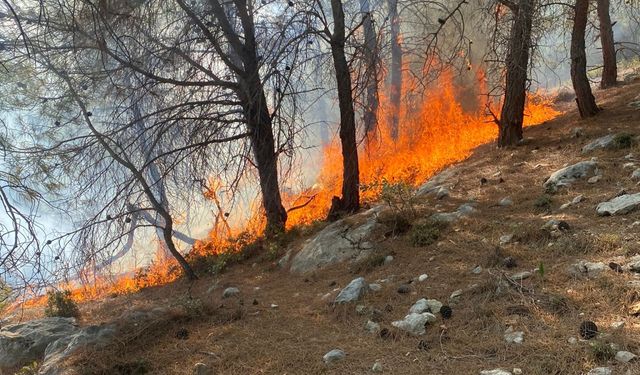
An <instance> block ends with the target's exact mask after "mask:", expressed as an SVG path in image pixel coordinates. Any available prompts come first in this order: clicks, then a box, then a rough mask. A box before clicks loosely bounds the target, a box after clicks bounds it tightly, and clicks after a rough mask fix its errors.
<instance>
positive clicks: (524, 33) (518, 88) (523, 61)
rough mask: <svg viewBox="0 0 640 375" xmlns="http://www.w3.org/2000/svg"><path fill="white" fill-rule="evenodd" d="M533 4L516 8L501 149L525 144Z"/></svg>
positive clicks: (500, 123) (523, 0) (527, 2)
mask: <svg viewBox="0 0 640 375" xmlns="http://www.w3.org/2000/svg"><path fill="white" fill-rule="evenodd" d="M533 1H534V0H520V2H519V3H518V5H517V6H513V7H512V8H511V11H512V12H513V17H514V19H513V25H512V27H511V36H510V40H509V52H508V54H507V59H506V68H507V72H506V81H505V94H504V103H503V105H502V111H501V114H500V120H499V121H498V127H499V131H498V147H506V146H512V145H515V144H517V143H518V142H520V141H521V140H522V122H523V120H524V106H525V101H526V99H527V72H528V68H529V51H530V49H531V25H532V19H533V9H534V6H533Z"/></svg>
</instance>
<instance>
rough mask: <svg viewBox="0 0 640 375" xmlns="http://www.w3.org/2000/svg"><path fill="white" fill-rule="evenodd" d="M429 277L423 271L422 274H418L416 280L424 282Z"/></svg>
mask: <svg viewBox="0 0 640 375" xmlns="http://www.w3.org/2000/svg"><path fill="white" fill-rule="evenodd" d="M428 278H429V275H427V274H426V273H423V274H422V275H420V276H418V281H420V282H424V281H426V280H427V279H428Z"/></svg>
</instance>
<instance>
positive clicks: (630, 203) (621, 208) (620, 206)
mask: <svg viewBox="0 0 640 375" xmlns="http://www.w3.org/2000/svg"><path fill="white" fill-rule="evenodd" d="M638 207H640V193H636V194H624V195H621V196H619V197H615V198H613V199H612V200H610V201H608V202H602V203H600V204H599V205H598V206H597V207H596V212H598V215H600V216H609V215H624V214H628V213H629V212H631V211H634V210H636V209H638Z"/></svg>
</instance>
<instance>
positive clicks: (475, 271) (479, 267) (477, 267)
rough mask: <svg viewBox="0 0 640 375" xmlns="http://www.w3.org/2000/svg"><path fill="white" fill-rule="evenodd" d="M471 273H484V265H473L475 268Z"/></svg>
mask: <svg viewBox="0 0 640 375" xmlns="http://www.w3.org/2000/svg"><path fill="white" fill-rule="evenodd" d="M471 273H473V274H475V275H477V274H480V273H482V267H481V266H475V267H473V269H472V270H471Z"/></svg>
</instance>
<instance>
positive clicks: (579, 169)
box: [543, 160, 598, 191]
mask: <svg viewBox="0 0 640 375" xmlns="http://www.w3.org/2000/svg"><path fill="white" fill-rule="evenodd" d="M597 166H598V165H597V163H596V162H595V161H592V160H585V161H581V162H579V163H576V164H573V165H570V166H568V167H565V168H562V169H560V170H557V171H556V172H554V173H553V174H551V176H550V177H549V178H548V179H547V181H545V183H544V184H543V186H544V187H545V188H546V189H548V190H551V191H555V190H557V189H558V188H559V187H562V186H569V185H570V184H571V183H572V182H573V181H575V180H576V179H579V178H584V177H587V176H588V175H589V174H591V173H594V172H595V170H596V168H597ZM594 174H595V173H594Z"/></svg>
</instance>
